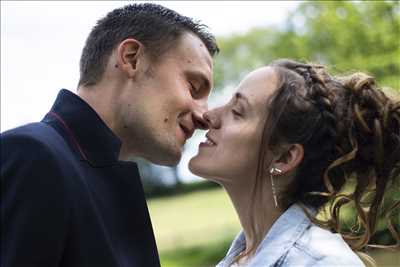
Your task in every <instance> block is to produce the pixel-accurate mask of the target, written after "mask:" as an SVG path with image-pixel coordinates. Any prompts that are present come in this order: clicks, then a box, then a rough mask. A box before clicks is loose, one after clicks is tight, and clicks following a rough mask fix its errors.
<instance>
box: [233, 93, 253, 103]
mask: <svg viewBox="0 0 400 267" xmlns="http://www.w3.org/2000/svg"><path fill="white" fill-rule="evenodd" d="M235 97H236V99H238V100H239V99H241V100H243V102H245V103H246V104H247V106H249V107H250V102H249V100H248V99H247V97H246V96H245V95H243V94H241V93H239V92H237V93H236V94H235Z"/></svg>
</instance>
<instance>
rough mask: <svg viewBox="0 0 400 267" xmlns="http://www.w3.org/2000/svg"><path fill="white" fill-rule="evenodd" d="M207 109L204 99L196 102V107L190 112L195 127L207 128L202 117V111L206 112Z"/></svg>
mask: <svg viewBox="0 0 400 267" xmlns="http://www.w3.org/2000/svg"><path fill="white" fill-rule="evenodd" d="M207 110H208V105H207V102H206V101H202V102H200V103H199V102H198V103H197V105H196V108H195V109H194V110H193V113H192V116H193V122H194V127H195V128H197V129H202V130H207V129H208V123H207V121H206V120H205V119H204V117H203V115H204V113H205V112H207Z"/></svg>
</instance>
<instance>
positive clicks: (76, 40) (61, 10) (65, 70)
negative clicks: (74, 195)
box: [0, 1, 299, 132]
mask: <svg viewBox="0 0 400 267" xmlns="http://www.w3.org/2000/svg"><path fill="white" fill-rule="evenodd" d="M129 2H132V1H38V2H34V1H1V124H0V131H1V132H3V131H5V130H8V129H11V128H14V127H16V126H19V125H22V124H26V123H29V122H34V121H39V120H41V119H42V117H43V116H44V115H45V114H46V113H47V111H48V110H49V109H50V107H51V105H52V103H53V101H54V99H55V97H56V95H57V93H58V91H59V90H60V89H61V88H66V89H69V90H72V91H74V92H75V89H76V85H77V82H78V77H79V58H80V55H81V50H82V48H83V45H84V42H85V39H86V37H87V35H88V34H89V32H90V30H91V28H92V27H93V26H94V24H95V22H96V21H97V20H98V19H99V18H101V17H103V16H104V15H105V14H106V13H107V12H109V11H111V10H112V9H114V8H117V7H121V6H123V5H126V4H128V3H129ZM155 2H156V3H159V4H161V5H164V6H166V7H168V8H171V9H174V10H175V11H177V12H179V13H181V14H183V15H186V16H189V17H193V18H195V19H199V20H201V21H202V22H203V23H204V24H206V25H208V26H209V27H210V30H211V31H212V32H213V33H214V34H215V35H217V36H218V35H219V36H221V35H229V34H231V33H238V32H245V31H246V30H248V29H249V28H251V27H254V26H271V25H272V26H277V25H280V24H281V23H282V22H283V21H284V19H285V17H286V16H287V14H288V12H289V11H290V10H293V9H294V8H295V7H296V6H297V5H298V4H299V2H298V1H232V2H231V1H161V2H157V1H155Z"/></svg>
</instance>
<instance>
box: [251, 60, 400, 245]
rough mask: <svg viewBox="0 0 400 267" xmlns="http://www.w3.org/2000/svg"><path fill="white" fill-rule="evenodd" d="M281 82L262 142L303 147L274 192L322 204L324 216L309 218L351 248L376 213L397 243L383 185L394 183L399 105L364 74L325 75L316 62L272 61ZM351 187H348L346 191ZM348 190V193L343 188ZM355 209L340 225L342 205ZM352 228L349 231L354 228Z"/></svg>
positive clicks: (399, 150) (363, 240)
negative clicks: (288, 177) (348, 222)
mask: <svg viewBox="0 0 400 267" xmlns="http://www.w3.org/2000/svg"><path fill="white" fill-rule="evenodd" d="M271 66H272V67H274V68H275V69H276V71H277V73H278V76H279V80H280V84H279V88H278V90H277V91H276V94H275V95H274V96H273V97H272V98H271V99H270V101H271V102H270V104H269V105H268V107H269V110H268V119H267V123H266V125H265V128H264V134H263V141H262V147H263V146H265V147H267V148H269V149H274V147H279V145H281V144H284V143H292V144H293V143H298V144H301V145H303V147H304V158H303V160H302V162H301V163H300V165H299V167H298V169H297V170H296V174H295V179H294V181H293V183H292V184H291V185H289V186H288V187H287V188H286V189H285V191H283V192H281V193H279V195H278V196H280V198H281V200H280V203H284V204H286V205H287V206H288V205H290V204H292V203H301V204H304V205H305V206H309V207H313V208H316V209H317V210H318V209H319V210H322V209H324V210H325V211H327V212H328V214H327V216H326V218H325V219H323V220H322V219H317V218H315V217H312V216H311V215H310V214H308V215H309V217H312V218H311V219H312V220H313V222H315V223H317V224H318V225H320V226H322V227H325V228H329V229H330V230H332V231H334V232H338V233H341V234H342V236H343V238H344V239H345V240H346V241H347V242H348V244H349V245H350V246H351V247H352V248H353V249H355V250H359V249H362V248H364V247H366V246H368V245H369V246H373V245H371V244H369V242H370V239H371V236H372V235H373V234H374V233H375V230H376V225H377V218H378V217H379V216H384V217H386V219H387V224H388V228H389V231H390V232H391V234H392V236H393V238H394V240H396V242H397V243H396V244H393V245H392V246H393V247H398V246H399V244H400V234H399V232H398V229H397V230H396V227H394V226H393V224H392V222H391V220H390V218H391V215H392V214H393V212H394V211H395V210H397V211H398V210H399V208H400V201H395V202H394V203H385V207H386V208H385V209H383V200H384V197H385V192H386V191H387V189H388V187H397V188H399V179H400V103H399V101H395V100H393V99H390V98H388V97H387V96H386V95H385V94H384V93H383V92H382V91H381V90H380V89H379V88H378V87H377V86H376V84H375V81H374V79H373V78H372V77H371V76H368V75H366V74H364V73H355V74H352V75H350V76H346V77H334V76H331V75H329V74H328V73H327V72H326V70H325V68H324V67H323V66H321V65H313V64H303V63H299V62H295V61H292V60H286V59H284V60H278V61H275V62H273V63H272V64H271ZM264 155H265V149H263V148H262V149H261V151H260V162H259V168H258V169H259V170H258V175H259V176H260V177H262V176H265V175H264V173H263V172H264V171H263V170H265V169H268V168H265V159H264V157H265V156H264ZM345 184H350V185H352V186H348V187H347V188H351V189H353V190H350V191H351V192H345V191H343V189H344V188H345V187H344V185H345ZM347 191H348V190H347ZM346 204H348V205H353V206H354V207H355V210H356V211H357V220H356V222H355V223H354V224H355V225H354V226H355V227H350V230H348V229H344V228H343V227H341V225H340V220H339V214H340V211H341V210H342V209H341V208H342V207H344V205H346ZM355 229H356V230H355Z"/></svg>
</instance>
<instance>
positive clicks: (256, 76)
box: [237, 66, 278, 106]
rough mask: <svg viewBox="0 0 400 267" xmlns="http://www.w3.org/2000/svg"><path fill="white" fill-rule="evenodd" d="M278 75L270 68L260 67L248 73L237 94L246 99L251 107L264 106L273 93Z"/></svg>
mask: <svg viewBox="0 0 400 267" xmlns="http://www.w3.org/2000/svg"><path fill="white" fill-rule="evenodd" d="M277 85H278V75H277V73H276V71H275V70H274V69H273V68H272V67H269V66H267V67H262V68H259V69H256V70H255V71H252V72H251V73H249V74H248V75H247V76H246V77H245V78H244V79H243V81H242V82H241V83H240V85H239V87H238V90H237V91H238V92H239V93H240V94H241V95H243V96H244V97H246V98H247V99H248V101H249V103H250V104H251V105H256V106H257V105H260V104H261V105H265V103H266V101H267V100H268V98H269V97H270V96H271V95H272V94H273V93H274V92H275V90H276V89H277Z"/></svg>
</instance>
